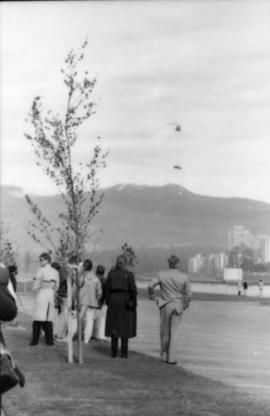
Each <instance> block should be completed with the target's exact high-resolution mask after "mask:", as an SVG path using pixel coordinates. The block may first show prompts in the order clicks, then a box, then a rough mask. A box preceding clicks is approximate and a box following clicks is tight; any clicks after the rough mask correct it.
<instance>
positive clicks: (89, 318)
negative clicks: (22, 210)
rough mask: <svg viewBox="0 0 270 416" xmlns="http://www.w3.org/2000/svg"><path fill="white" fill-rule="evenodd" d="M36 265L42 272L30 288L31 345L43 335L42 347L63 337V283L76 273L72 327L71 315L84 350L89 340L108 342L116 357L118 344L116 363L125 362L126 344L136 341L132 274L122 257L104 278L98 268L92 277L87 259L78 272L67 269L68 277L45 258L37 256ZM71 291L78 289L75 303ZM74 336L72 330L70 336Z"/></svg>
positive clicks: (65, 309) (65, 320)
mask: <svg viewBox="0 0 270 416" xmlns="http://www.w3.org/2000/svg"><path fill="white" fill-rule="evenodd" d="M39 260H40V264H41V267H40V269H39V271H38V272H37V275H36V277H35V279H34V284H33V292H34V294H35V300H34V311H33V330H32V340H31V343H30V345H31V346H35V345H37V344H38V343H39V338H40V333H41V330H42V329H43V330H44V333H45V342H46V344H47V345H53V344H54V340H61V339H65V337H66V336H67V332H68V305H67V279H68V278H71V281H72V270H74V269H76V267H77V270H76V273H77V281H74V280H73V286H72V303H73V314H74V316H75V322H76V313H79V314H80V319H81V322H82V324H83V339H84V342H85V343H86V344H87V343H88V342H89V341H90V340H91V338H92V337H95V338H97V339H101V340H103V339H106V337H110V338H111V356H112V357H116V356H117V353H118V339H119V338H120V339H121V357H123V358H128V339H129V338H131V337H135V336H136V307H137V288H136V283H135V277H134V274H133V273H132V272H131V271H130V270H127V268H126V258H125V256H123V255H121V256H118V257H117V259H116V264H115V266H114V267H113V268H112V269H111V270H110V271H109V273H108V276H107V278H105V268H104V266H103V265H98V266H97V267H96V270H95V273H94V272H93V271H92V270H93V263H92V261H91V260H90V259H86V260H84V261H83V262H82V264H81V265H80V266H79V267H78V266H76V264H74V265H73V266H72V265H71V267H70V270H71V273H69V272H67V270H66V269H65V268H62V267H61V266H60V265H59V264H58V263H51V257H50V255H49V254H48V253H42V254H41V255H40V257H39ZM71 263H72V262H71ZM76 285H79V299H78V298H77V297H76ZM78 302H79V305H78ZM55 307H57V313H56V308H55ZM75 327H76V325H75ZM75 332H76V329H75V331H74V334H72V335H75Z"/></svg>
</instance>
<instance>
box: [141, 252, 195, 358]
mask: <svg viewBox="0 0 270 416" xmlns="http://www.w3.org/2000/svg"><path fill="white" fill-rule="evenodd" d="M179 261H180V260H179V258H178V257H177V256H175V255H174V254H173V255H172V256H170V258H169V259H168V264H169V270H165V271H161V272H160V273H159V275H158V277H157V278H156V279H154V280H153V281H152V282H151V283H150V284H149V286H148V293H149V297H150V299H151V300H156V303H157V305H158V306H159V308H160V343H161V360H162V361H164V362H166V363H168V364H177V333H178V329H179V325H180V323H181V320H182V317H183V313H184V310H185V309H186V308H187V307H188V306H189V302H190V299H191V296H192V294H191V290H190V285H189V281H188V277H187V275H186V274H184V273H181V272H180V271H179V270H178V264H179ZM156 286H159V287H160V297H159V298H155V296H154V288H155V287H156Z"/></svg>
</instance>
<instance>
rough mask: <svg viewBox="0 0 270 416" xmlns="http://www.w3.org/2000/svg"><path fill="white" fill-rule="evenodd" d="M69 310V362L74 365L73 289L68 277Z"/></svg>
mask: <svg viewBox="0 0 270 416" xmlns="http://www.w3.org/2000/svg"><path fill="white" fill-rule="evenodd" d="M67 308H68V362H69V363H73V341H72V338H73V335H72V315H71V311H72V287H71V277H70V276H67Z"/></svg>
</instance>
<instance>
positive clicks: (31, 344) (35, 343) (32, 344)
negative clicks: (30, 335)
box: [29, 341, 38, 347]
mask: <svg viewBox="0 0 270 416" xmlns="http://www.w3.org/2000/svg"><path fill="white" fill-rule="evenodd" d="M29 345H30V346H31V347H34V346H35V345H38V342H35V341H31V342H30V344H29Z"/></svg>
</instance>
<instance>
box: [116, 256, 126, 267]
mask: <svg viewBox="0 0 270 416" xmlns="http://www.w3.org/2000/svg"><path fill="white" fill-rule="evenodd" d="M119 263H122V264H123V266H125V265H126V264H127V259H126V256H124V255H123V254H120V255H119V256H117V257H116V265H117V264H119Z"/></svg>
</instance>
